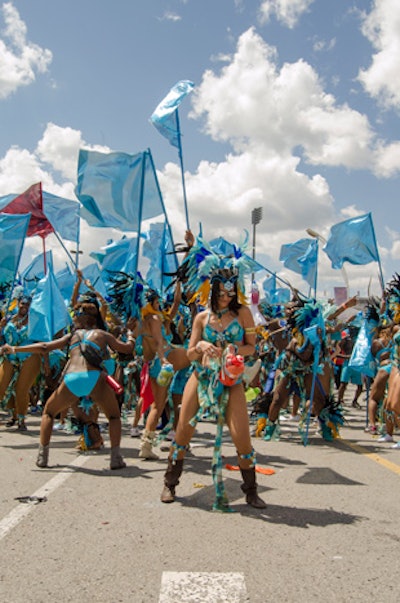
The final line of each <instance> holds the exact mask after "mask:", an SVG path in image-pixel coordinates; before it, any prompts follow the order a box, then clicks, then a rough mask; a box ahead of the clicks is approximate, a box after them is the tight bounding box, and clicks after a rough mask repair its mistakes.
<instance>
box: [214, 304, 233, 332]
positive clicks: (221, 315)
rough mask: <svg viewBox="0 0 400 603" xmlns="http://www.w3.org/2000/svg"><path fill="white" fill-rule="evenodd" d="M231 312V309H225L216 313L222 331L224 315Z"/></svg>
mask: <svg viewBox="0 0 400 603" xmlns="http://www.w3.org/2000/svg"><path fill="white" fill-rule="evenodd" d="M229 311H230V308H224V309H223V310H219V311H218V312H215V315H216V317H217V318H218V325H219V327H220V328H221V329H223V325H222V317H223V315H224V314H227V312H229Z"/></svg>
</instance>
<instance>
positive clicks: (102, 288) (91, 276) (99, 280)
mask: <svg viewBox="0 0 400 603" xmlns="http://www.w3.org/2000/svg"><path fill="white" fill-rule="evenodd" d="M82 275H83V279H84V280H88V281H90V283H91V284H92V285H93V287H94V288H95V289H96V291H98V292H99V293H100V295H101V296H102V297H105V296H106V295H107V288H106V285H105V282H104V280H103V276H102V272H101V270H100V268H99V267H98V265H97V264H89V265H88V266H85V268H82ZM85 291H88V287H86V285H85V283H84V282H82V285H81V287H80V289H79V292H80V293H84V292H85Z"/></svg>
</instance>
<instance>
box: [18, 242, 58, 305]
mask: <svg viewBox="0 0 400 603" xmlns="http://www.w3.org/2000/svg"><path fill="white" fill-rule="evenodd" d="M45 266H46V270H47V269H48V268H53V252H52V251H51V250H49V251H46V255H45V254H44V253H39V255H37V256H35V257H34V258H33V260H32V262H31V263H30V264H29V265H28V266H27V267H26V268H25V270H23V271H22V272H20V278H21V281H22V283H23V286H24V291H25V292H26V293H27V294H29V295H30V294H31V293H32V292H33V291H34V290H35V289H36V286H37V284H38V282H39V281H40V279H42V278H43V277H44V276H45Z"/></svg>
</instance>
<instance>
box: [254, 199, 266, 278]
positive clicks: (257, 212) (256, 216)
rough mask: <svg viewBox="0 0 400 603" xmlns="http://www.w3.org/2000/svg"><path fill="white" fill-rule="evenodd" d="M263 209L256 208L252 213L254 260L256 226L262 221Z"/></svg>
mask: <svg viewBox="0 0 400 603" xmlns="http://www.w3.org/2000/svg"><path fill="white" fill-rule="evenodd" d="M262 214H263V210H262V207H255V208H254V209H253V210H252V212H251V223H252V225H253V256H252V257H253V260H255V259H256V226H257V224H259V223H260V222H261V220H262ZM253 281H254V273H253V274H252V275H251V282H253Z"/></svg>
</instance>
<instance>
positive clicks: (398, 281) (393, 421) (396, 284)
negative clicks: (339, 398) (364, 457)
mask: <svg viewBox="0 0 400 603" xmlns="http://www.w3.org/2000/svg"><path fill="white" fill-rule="evenodd" d="M386 299H387V304H388V312H389V316H390V317H391V318H392V320H393V323H394V326H393V351H392V368H391V371H390V375H389V381H388V390H387V396H386V400H385V401H384V416H385V422H386V434H385V435H383V436H382V437H381V438H379V439H378V442H393V433H394V429H395V427H400V276H399V275H398V274H395V275H394V277H393V279H392V280H391V281H390V283H389V285H388V287H387V291H386ZM393 447H394V448H400V442H397V444H394V446H393Z"/></svg>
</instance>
